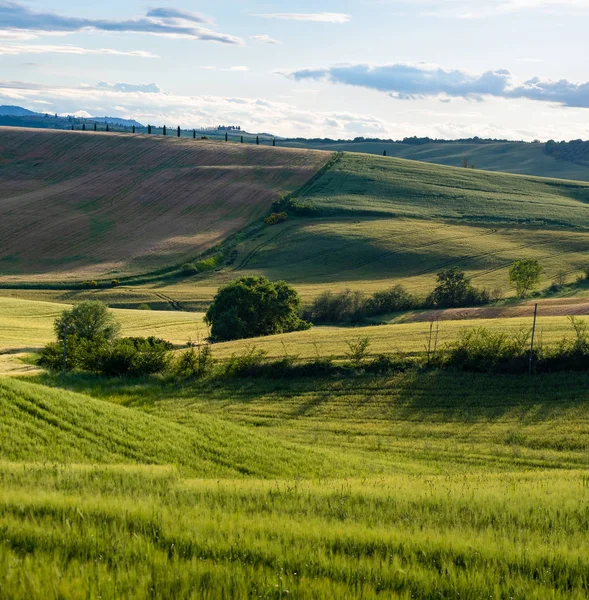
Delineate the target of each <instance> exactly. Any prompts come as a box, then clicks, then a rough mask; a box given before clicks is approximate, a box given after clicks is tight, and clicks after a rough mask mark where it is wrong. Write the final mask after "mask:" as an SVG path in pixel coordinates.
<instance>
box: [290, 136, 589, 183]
mask: <svg viewBox="0 0 589 600" xmlns="http://www.w3.org/2000/svg"><path fill="white" fill-rule="evenodd" d="M280 145H281V146H287V147H290V148H310V149H314V150H328V151H330V152H362V153H367V154H375V155H378V156H382V153H383V152H384V151H385V150H386V152H387V155H388V156H389V157H396V158H406V159H409V160H418V161H423V162H427V163H434V164H438V165H446V166H449V167H460V166H461V165H462V161H463V160H464V159H467V160H468V164H469V165H473V164H474V165H475V166H476V168H477V169H483V170H485V171H502V172H504V173H517V174H521V175H535V176H537V177H555V178H557V179H577V180H580V181H589V169H588V168H587V167H586V166H583V165H578V164H575V163H573V162H569V161H566V160H557V159H555V158H554V157H552V156H550V155H549V154H546V153H545V152H544V148H545V144H527V143H521V142H496V143H490V144H476V143H466V142H458V143H453V144H441V143H436V142H433V143H429V144H424V145H412V144H401V143H394V142H393V143H391V142H354V143H345V142H344V143H335V144H325V143H320V142H280Z"/></svg>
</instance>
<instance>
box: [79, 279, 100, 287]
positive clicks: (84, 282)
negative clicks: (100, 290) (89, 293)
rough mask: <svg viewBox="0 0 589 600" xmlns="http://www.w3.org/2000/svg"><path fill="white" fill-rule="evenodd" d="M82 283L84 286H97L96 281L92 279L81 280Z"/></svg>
mask: <svg viewBox="0 0 589 600" xmlns="http://www.w3.org/2000/svg"><path fill="white" fill-rule="evenodd" d="M82 285H83V286H84V287H86V288H97V287H98V282H97V281H94V279H92V280H90V281H83V282H82Z"/></svg>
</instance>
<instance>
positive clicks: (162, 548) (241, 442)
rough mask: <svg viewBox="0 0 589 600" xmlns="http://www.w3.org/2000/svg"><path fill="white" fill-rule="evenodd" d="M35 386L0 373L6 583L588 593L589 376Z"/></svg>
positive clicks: (129, 592) (153, 592) (213, 590)
mask: <svg viewBox="0 0 589 600" xmlns="http://www.w3.org/2000/svg"><path fill="white" fill-rule="evenodd" d="M41 382H42V383H46V384H49V385H57V386H60V387H63V386H65V387H69V388H72V389H74V390H76V393H71V392H65V391H62V390H60V389H57V390H53V391H51V390H48V389H47V388H46V387H44V386H41V385H39V384H38V383H28V382H16V381H10V380H4V381H2V382H1V383H0V398H1V400H2V404H0V406H1V407H2V413H3V415H2V420H1V421H0V423H1V424H2V431H1V433H2V439H3V441H4V440H5V442H4V443H3V446H2V447H3V459H4V462H2V463H0V496H1V498H2V502H1V503H0V522H1V525H0V527H2V532H3V535H2V543H1V544H0V569H2V570H3V574H4V576H3V578H2V582H3V586H2V593H3V597H10V598H87V597H91V598H97V597H120V598H169V597H182V598H203V597H204V598H219V597H228V598H231V597H233V598H243V597H262V598H283V597H298V598H325V599H327V598H349V597H364V598H376V597H400V598H410V597H418V598H425V597H440V598H455V597H458V596H460V597H467V598H479V597H507V596H509V597H512V598H518V599H519V598H521V599H524V598H526V599H527V598H584V597H586V594H587V591H588V589H589V580H588V573H589V563H588V562H587V557H588V556H589V536H588V535H587V533H588V523H587V510H586V507H587V502H588V500H589V486H588V477H587V473H588V471H587V467H588V461H589V455H588V450H589V447H588V445H587V440H588V439H589V438H588V433H589V414H588V412H587V406H588V403H587V400H588V399H589V398H588V396H587V394H588V392H587V389H588V388H587V385H586V384H587V378H586V376H576V377H571V376H568V375H564V376H562V375H561V376H549V377H542V378H538V379H534V380H528V379H526V378H519V377H498V378H494V379H493V386H490V385H489V378H488V377H484V376H464V375H461V376H457V375H453V374H437V373H432V374H418V373H408V374H405V375H399V376H396V377H392V378H386V379H380V378H365V377H363V378H352V379H348V380H342V381H322V380H307V381H305V380H302V381H292V380H291V381H280V380H272V381H264V380H251V381H248V382H243V381H235V380H229V381H227V382H225V383H223V382H220V381H217V382H214V383H211V384H207V383H204V384H193V385H185V386H180V387H179V386H178V385H176V384H175V383H174V382H170V383H169V384H164V385H162V384H161V383H158V382H148V381H145V382H135V383H133V382H127V383H126V382H121V381H111V382H110V383H109V382H106V381H102V382H101V381H100V380H96V379H93V378H87V379H80V378H76V377H74V378H70V379H68V380H59V379H57V380H54V379H51V378H49V379H47V378H46V379H44V380H43V379H42V380H41ZM86 394H90V395H94V396H96V399H92V398H90V397H89V396H87V395H86ZM113 403H114V404H113ZM115 404H118V405H121V404H123V405H124V406H116V405H115ZM166 464H170V466H164V465H166ZM172 465H173V466H172Z"/></svg>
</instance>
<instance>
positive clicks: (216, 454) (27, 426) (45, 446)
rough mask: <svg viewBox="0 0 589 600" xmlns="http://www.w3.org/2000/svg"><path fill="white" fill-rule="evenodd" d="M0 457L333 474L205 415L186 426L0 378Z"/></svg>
mask: <svg viewBox="0 0 589 600" xmlns="http://www.w3.org/2000/svg"><path fill="white" fill-rule="evenodd" d="M0 437H1V439H2V451H1V458H2V459H3V460H11V461H16V460H18V461H27V462H41V463H43V462H58V463H65V464H75V463H89V464H148V465H149V464H152V465H176V466H178V467H180V468H181V469H182V470H183V471H184V472H185V473H186V474H190V475H192V476H199V477H238V476H241V475H244V474H245V475H250V476H258V477H289V476H291V477H292V476H313V475H315V474H321V473H323V474H326V473H337V472H338V470H339V467H338V466H337V465H336V463H335V462H334V461H330V460H329V458H328V455H324V454H322V453H321V452H315V451H313V450H312V449H308V448H299V447H297V446H294V445H292V444H289V443H284V442H282V441H281V440H279V439H276V438H272V437H268V436H267V435H264V434H262V433H258V432H255V431H251V430H246V429H243V428H242V427H240V426H238V425H233V424H230V423H227V422H223V421H221V420H218V419H217V418H213V417H210V416H206V415H200V416H199V415H196V414H193V415H192V419H191V422H190V426H189V427H187V426H182V425H180V424H177V423H173V422H170V421H169V420H166V419H161V418H158V417H153V416H149V415H145V414H143V413H141V412H137V411H132V410H128V409H126V408H123V407H119V406H115V405H113V404H111V403H106V402H103V401H101V400H95V399H92V398H89V397H88V396H82V395H79V394H74V393H71V392H64V391H61V390H49V389H47V388H46V387H43V386H39V385H36V384H32V383H28V382H24V381H17V380H13V379H0Z"/></svg>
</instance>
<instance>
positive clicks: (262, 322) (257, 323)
mask: <svg viewBox="0 0 589 600" xmlns="http://www.w3.org/2000/svg"><path fill="white" fill-rule="evenodd" d="M300 305H301V301H300V298H299V295H298V294H297V292H296V291H295V290H294V289H293V288H292V287H290V286H289V285H288V284H287V283H286V282H284V281H277V282H275V283H273V282H270V281H268V279H266V278H265V277H242V278H241V279H237V280H236V281H233V282H232V283H230V284H228V285H226V286H225V287H223V288H221V289H220V290H219V291H218V292H217V295H216V296H215V298H214V300H213V303H212V304H211V306H210V307H209V309H208V311H207V313H206V317H205V320H206V322H207V324H208V325H210V326H211V337H212V338H213V339H214V340H219V341H225V340H236V339H243V338H248V337H257V336H265V335H272V334H275V333H287V332H290V331H299V330H302V329H308V328H309V327H310V325H309V324H308V323H305V322H304V321H303V320H301V318H300V317H299V315H298V311H299V308H300Z"/></svg>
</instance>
